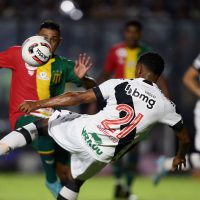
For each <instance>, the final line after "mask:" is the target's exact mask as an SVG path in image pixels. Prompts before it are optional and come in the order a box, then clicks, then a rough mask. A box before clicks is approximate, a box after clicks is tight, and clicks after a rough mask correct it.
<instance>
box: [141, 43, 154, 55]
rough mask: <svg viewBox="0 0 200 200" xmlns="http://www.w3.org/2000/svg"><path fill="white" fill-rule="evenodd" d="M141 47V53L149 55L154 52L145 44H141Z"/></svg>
mask: <svg viewBox="0 0 200 200" xmlns="http://www.w3.org/2000/svg"><path fill="white" fill-rule="evenodd" d="M139 47H140V49H141V53H148V52H152V51H153V50H152V48H151V47H150V46H149V45H147V44H146V43H144V42H140V43H139Z"/></svg>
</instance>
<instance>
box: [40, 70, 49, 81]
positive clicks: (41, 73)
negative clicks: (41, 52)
mask: <svg viewBox="0 0 200 200" xmlns="http://www.w3.org/2000/svg"><path fill="white" fill-rule="evenodd" d="M37 78H38V79H40V80H44V81H48V80H49V77H48V76H47V73H46V72H40V73H39V75H38V76H37Z"/></svg>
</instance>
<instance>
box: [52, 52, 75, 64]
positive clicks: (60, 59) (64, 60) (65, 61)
mask: <svg viewBox="0 0 200 200" xmlns="http://www.w3.org/2000/svg"><path fill="white" fill-rule="evenodd" d="M55 60H56V62H61V63H62V65H64V66H65V67H66V66H71V65H74V61H73V60H70V59H68V58H66V57H64V56H60V55H55Z"/></svg>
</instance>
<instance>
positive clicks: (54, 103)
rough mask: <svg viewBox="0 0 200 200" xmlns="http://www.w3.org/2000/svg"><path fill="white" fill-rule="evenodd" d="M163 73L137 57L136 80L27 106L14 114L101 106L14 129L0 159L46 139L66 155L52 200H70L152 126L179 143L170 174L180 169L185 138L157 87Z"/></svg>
mask: <svg viewBox="0 0 200 200" xmlns="http://www.w3.org/2000/svg"><path fill="white" fill-rule="evenodd" d="M163 69H164V61H163V59H162V57H161V56H160V55H158V54H156V53H147V54H144V55H142V56H141V57H140V58H139V60H138V63H137V66H136V77H137V78H136V79H111V80H108V81H106V82H104V83H102V84H101V85H99V86H98V87H95V88H93V89H90V90H87V91H86V92H75V93H74V92H73V93H72V92H70V93H65V94H63V95H60V96H57V97H54V98H51V99H47V100H41V101H35V102H34V101H26V102H24V103H23V104H21V106H20V107H19V109H20V110H21V111H24V112H26V113H29V112H31V111H32V110H36V109H39V108H46V107H56V108H57V107H64V106H71V105H79V104H81V103H91V102H95V101H98V102H99V103H102V102H104V101H106V103H107V105H106V106H105V107H104V109H103V110H101V111H100V112H98V113H97V114H95V115H79V114H76V113H71V112H69V111H63V112H62V111H61V112H59V111H56V112H55V113H54V114H53V115H52V117H51V118H50V119H49V120H46V119H45V120H44V119H41V120H39V121H37V122H35V123H31V124H29V125H26V126H24V127H22V128H21V129H17V130H15V131H13V132H11V133H10V134H8V135H7V136H5V137H4V138H3V139H2V140H0V155H3V154H5V153H6V152H8V151H9V150H12V149H15V148H19V147H22V146H25V145H26V144H28V143H30V142H32V140H33V139H35V138H36V137H38V136H39V135H44V134H49V136H50V137H52V138H53V139H54V140H55V141H56V142H57V143H58V144H59V145H60V146H61V147H62V148H64V149H66V150H67V151H69V152H70V153H71V173H72V179H71V180H69V182H68V183H66V185H65V186H64V187H63V188H62V190H61V191H60V194H59V196H58V198H57V200H75V199H77V197H78V193H79V189H80V187H81V185H82V184H83V182H84V181H86V180H87V179H89V178H90V177H92V176H94V175H95V174H97V173H98V172H99V171H100V170H101V169H102V168H103V167H105V166H106V164H107V163H110V162H114V161H115V160H118V159H120V158H121V157H122V156H123V155H124V154H125V153H126V152H128V151H129V150H130V149H131V148H133V147H134V146H135V145H137V144H138V143H139V142H140V141H141V140H142V139H143V138H145V137H146V136H147V135H148V133H149V130H150V129H151V128H152V126H153V125H154V124H156V123H157V122H162V123H165V124H167V125H169V126H171V127H172V128H173V129H174V130H175V132H176V133H177V137H178V139H179V150H178V152H177V155H176V157H175V158H174V160H173V163H172V168H173V169H174V170H175V169H181V168H182V165H185V155H186V153H187V149H188V145H189V136H188V133H187V130H186V129H185V128H184V126H183V121H182V117H181V115H180V114H179V113H177V111H176V106H175V104H174V103H172V102H171V101H170V100H168V99H167V98H166V97H165V96H164V95H163V93H162V92H161V91H160V90H159V89H158V87H157V85H156V81H157V79H158V78H159V76H160V74H161V73H162V71H163Z"/></svg>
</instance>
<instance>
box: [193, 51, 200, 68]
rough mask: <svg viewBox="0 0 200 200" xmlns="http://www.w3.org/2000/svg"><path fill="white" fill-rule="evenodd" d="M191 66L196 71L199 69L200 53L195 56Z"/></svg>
mask: <svg viewBox="0 0 200 200" xmlns="http://www.w3.org/2000/svg"><path fill="white" fill-rule="evenodd" d="M193 66H194V68H195V69H196V70H197V71H200V54H199V55H198V56H197V57H196V58H195V60H194V62H193Z"/></svg>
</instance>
